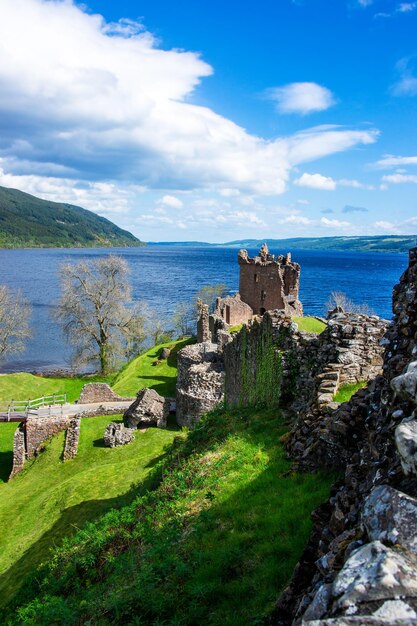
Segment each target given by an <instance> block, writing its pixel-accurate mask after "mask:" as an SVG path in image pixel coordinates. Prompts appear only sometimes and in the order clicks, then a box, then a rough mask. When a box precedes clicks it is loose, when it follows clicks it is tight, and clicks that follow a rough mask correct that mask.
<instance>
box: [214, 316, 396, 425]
mask: <svg viewBox="0 0 417 626" xmlns="http://www.w3.org/2000/svg"><path fill="white" fill-rule="evenodd" d="M386 327H387V323H386V322H385V321H384V320H380V319H379V318H378V317H376V316H366V315H357V314H351V313H349V314H348V313H337V314H336V315H334V316H332V317H331V318H330V320H329V322H328V326H327V328H326V329H325V330H324V331H323V332H322V333H321V334H320V335H314V334H310V333H305V332H300V331H299V330H298V327H297V325H296V324H295V323H294V322H293V321H292V320H291V318H289V317H287V316H286V315H285V313H283V312H279V311H278V312H276V311H275V312H273V311H272V312H268V313H266V314H265V315H264V316H263V318H262V320H260V321H259V320H258V321H257V320H255V321H254V322H253V323H252V325H251V327H250V329H248V330H247V329H243V330H242V331H241V332H240V333H238V334H237V336H235V337H234V338H233V340H232V341H231V342H230V343H229V344H228V345H227V346H226V347H225V355H224V359H225V372H226V382H225V386H226V400H227V403H228V404H229V405H230V406H239V405H247V404H251V402H252V400H250V398H249V397H248V384H247V380H246V378H247V377H245V374H244V369H245V368H249V370H250V371H251V372H252V373H253V380H252V385H253V383H254V382H256V379H257V377H258V370H259V369H260V367H262V364H261V360H260V354H259V350H260V347H262V346H263V345H265V343H266V342H271V343H272V344H273V346H274V347H275V350H276V351H277V352H279V353H280V354H281V355H282V389H283V393H282V398H281V404H282V405H283V406H286V407H287V408H288V409H289V410H290V411H292V412H293V413H297V414H300V415H301V416H302V418H303V419H306V420H307V422H308V424H307V426H306V427H307V428H310V426H311V419H312V416H311V415H309V414H308V410H309V409H311V410H314V411H316V412H317V411H318V410H320V411H321V410H322V408H323V407H324V406H326V405H327V404H329V403H331V402H332V400H333V396H334V394H335V393H336V392H337V390H338V388H339V386H340V385H342V384H345V383H348V382H349V383H351V382H360V381H367V380H370V379H371V378H373V377H375V375H376V374H378V373H380V372H381V371H382V350H383V349H382V347H381V345H380V341H381V338H382V336H383V334H384V331H385V330H386ZM267 384H269V385H272V384H273V383H272V382H271V381H270V382H269V383H267ZM260 393H261V390H260Z"/></svg>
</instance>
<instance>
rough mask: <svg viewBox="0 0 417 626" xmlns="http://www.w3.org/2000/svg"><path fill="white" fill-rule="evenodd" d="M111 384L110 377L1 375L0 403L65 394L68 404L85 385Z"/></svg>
mask: <svg viewBox="0 0 417 626" xmlns="http://www.w3.org/2000/svg"><path fill="white" fill-rule="evenodd" d="M97 381H101V382H109V383H110V382H111V377H107V378H104V377H102V376H75V377H71V378H49V377H43V376H34V375H33V374H26V373H23V372H21V373H18V374H1V375H0V402H1V403H3V402H9V401H10V400H30V399H32V400H33V399H34V398H40V397H42V396H51V395H53V394H62V393H66V394H67V400H68V402H74V400H77V399H78V398H79V395H80V392H81V389H82V388H83V386H84V385H85V384H87V383H92V382H97Z"/></svg>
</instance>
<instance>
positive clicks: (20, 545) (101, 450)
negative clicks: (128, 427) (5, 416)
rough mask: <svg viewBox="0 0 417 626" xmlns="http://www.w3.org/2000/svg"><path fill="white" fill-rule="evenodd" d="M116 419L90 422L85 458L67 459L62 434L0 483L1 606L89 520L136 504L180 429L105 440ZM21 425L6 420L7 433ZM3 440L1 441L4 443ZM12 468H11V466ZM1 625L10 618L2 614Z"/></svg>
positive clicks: (84, 432)
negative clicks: (141, 484)
mask: <svg viewBox="0 0 417 626" xmlns="http://www.w3.org/2000/svg"><path fill="white" fill-rule="evenodd" d="M114 419H116V420H117V419H118V418H117V417H116V418H114V416H112V417H110V416H105V417H96V418H90V419H83V420H82V425H81V437H80V445H79V450H78V454H77V457H76V458H75V459H73V460H71V461H67V462H66V463H63V462H62V461H61V455H62V451H63V442H64V434H63V433H61V434H59V435H57V436H56V437H54V438H53V439H52V440H51V442H50V443H49V444H48V445H47V446H46V449H45V450H44V451H43V452H42V453H41V454H40V455H39V457H38V458H37V459H35V460H33V461H29V462H28V463H27V466H26V468H25V469H24V471H23V472H22V473H21V474H19V475H18V476H16V477H15V478H14V479H13V480H12V481H10V482H9V483H7V484H0V502H1V506H0V528H1V529H2V531H1V532H0V605H1V604H2V603H4V602H5V601H7V600H9V599H10V598H11V596H12V595H13V593H15V592H16V591H17V590H18V589H19V586H20V585H21V584H22V583H23V581H24V578H25V576H26V575H27V574H28V572H29V571H30V570H31V569H32V568H33V567H34V566H36V565H39V563H40V562H42V561H43V560H45V559H46V558H47V556H48V553H49V549H50V548H51V547H54V546H56V545H59V543H60V542H61V541H62V539H63V538H64V537H66V536H68V535H71V534H74V533H75V532H76V530H77V528H79V527H81V526H82V525H83V524H84V523H85V522H86V521H89V520H93V519H95V518H97V517H98V516H99V515H101V514H102V513H104V512H105V511H108V510H109V509H110V508H111V507H114V506H121V505H123V504H126V503H127V502H129V501H131V499H132V496H131V495H129V491H130V489H131V485H132V483H136V482H137V481H141V480H143V479H144V477H145V476H146V475H147V474H148V472H149V471H150V469H151V467H152V466H153V464H154V463H155V462H157V460H158V458H160V457H161V455H163V453H164V448H165V446H166V445H167V444H169V443H171V442H172V440H173V438H174V436H175V435H177V434H178V432H177V431H176V430H172V429H170V430H160V429H156V428H152V429H148V430H147V431H146V432H145V433H141V432H139V431H138V433H137V435H136V439H135V440H134V441H133V442H132V443H131V444H129V445H127V446H123V447H119V448H115V449H110V448H105V447H104V445H103V440H102V437H103V433H104V429H105V427H106V425H107V424H108V423H109V422H111V421H112V420H114ZM12 426H13V427H14V428H15V427H16V424H2V425H0V427H1V429H2V430H1V432H2V433H3V430H4V429H5V428H6V429H10V430H13V429H12V428H11V427H12ZM3 441H4V439H3V437H2V439H1V442H2V447H4V444H3ZM9 471H10V467H9ZM0 622H2V620H1V619H0Z"/></svg>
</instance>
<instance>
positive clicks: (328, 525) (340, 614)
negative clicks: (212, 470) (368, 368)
mask: <svg viewBox="0 0 417 626" xmlns="http://www.w3.org/2000/svg"><path fill="white" fill-rule="evenodd" d="M393 311H394V320H393V323H392V324H391V325H390V326H389V327H388V329H387V332H386V334H385V337H384V339H383V341H382V343H383V344H384V346H385V353H384V365H383V374H382V375H379V376H377V377H376V378H375V380H374V381H372V382H371V383H370V385H369V386H368V388H367V389H366V390H361V391H360V392H358V393H357V394H356V395H355V396H354V397H353V398H352V399H351V401H350V402H349V403H345V404H344V405H341V406H340V407H339V408H338V409H336V410H334V411H332V410H331V411H330V413H329V415H328V416H327V418H325V420H324V421H323V423H322V424H321V428H320V429H319V428H314V429H313V434H314V437H313V440H312V439H311V438H310V440H309V439H308V436H307V433H306V437H305V440H304V444H305V446H306V449H307V448H309V449H310V451H311V450H312V449H313V448H314V445H316V451H317V455H316V467H320V466H321V463H322V462H323V459H324V461H326V462H327V460H328V458H329V452H326V448H327V449H332V448H333V449H334V450H335V452H334V454H335V456H337V454H338V451H339V452H341V453H342V454H344V477H343V480H342V481H341V482H340V483H339V484H338V485H336V486H335V487H334V489H333V493H332V497H331V498H330V500H329V501H328V502H327V503H325V504H324V505H323V506H321V507H320V508H319V509H318V510H317V511H316V512H315V513H314V516H313V521H314V529H313V532H312V535H311V537H310V542H309V544H308V546H307V548H306V550H305V552H304V554H303V555H302V558H301V559H300V562H299V563H298V565H297V567H296V570H295V572H294V576H293V579H292V581H291V583H290V585H289V586H288V588H287V589H286V590H285V592H284V593H283V594H282V596H281V598H280V600H279V602H278V605H277V609H276V620H275V623H276V624H277V625H278V624H300V623H301V622H302V624H304V625H305V626H307V625H309V624H311V626H313V625H314V626H326V625H328V626H331V625H334V626H336V625H339V626H342V625H343V626H344V625H348V624H370V625H371V624H375V625H378V624H398V625H400V624H403V625H404V626H405V625H406V624H407V625H411V624H417V584H416V576H415V572H416V568H417V549H416V540H415V537H416V535H417V498H416V496H417V480H416V478H417V472H416V470H417V464H416V460H417V457H416V450H417V419H416V417H417V392H416V389H417V362H416V361H414V359H415V358H416V355H417V249H412V250H411V251H410V256H409V267H408V270H407V271H406V272H405V273H404V274H403V276H402V277H401V280H400V283H399V285H397V286H396V287H395V289H394V297H393ZM298 442H299V443H301V440H300V439H298ZM343 451H344V452H343ZM312 461H313V457H312V455H311V454H310V455H307V463H308V465H307V466H308V467H312V465H311V464H312ZM302 462H303V457H301V458H300V459H299V463H301V465H302Z"/></svg>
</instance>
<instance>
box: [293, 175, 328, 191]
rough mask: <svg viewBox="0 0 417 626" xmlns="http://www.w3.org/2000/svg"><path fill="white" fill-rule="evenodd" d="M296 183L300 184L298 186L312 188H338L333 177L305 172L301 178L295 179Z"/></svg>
mask: <svg viewBox="0 0 417 626" xmlns="http://www.w3.org/2000/svg"><path fill="white" fill-rule="evenodd" d="M294 185H298V187H311V189H324V190H326V191H333V190H334V189H336V181H335V180H333V178H330V177H328V176H322V175H321V174H307V173H304V174H303V175H302V176H300V178H297V180H295V181H294Z"/></svg>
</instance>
